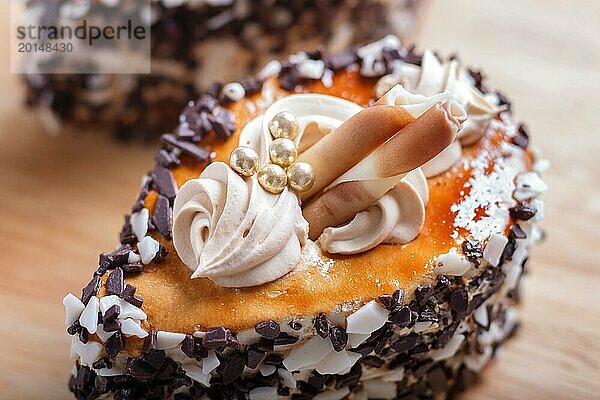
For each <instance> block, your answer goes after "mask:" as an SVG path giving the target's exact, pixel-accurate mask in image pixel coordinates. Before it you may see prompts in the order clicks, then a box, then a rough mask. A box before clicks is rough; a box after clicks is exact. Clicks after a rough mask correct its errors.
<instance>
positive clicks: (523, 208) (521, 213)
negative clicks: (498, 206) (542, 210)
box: [508, 203, 537, 221]
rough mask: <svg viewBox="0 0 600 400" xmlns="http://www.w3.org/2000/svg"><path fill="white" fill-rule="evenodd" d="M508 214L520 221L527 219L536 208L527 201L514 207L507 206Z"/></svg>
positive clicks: (531, 216)
mask: <svg viewBox="0 0 600 400" xmlns="http://www.w3.org/2000/svg"><path fill="white" fill-rule="evenodd" d="M508 211H509V212H510V216H511V217H513V218H514V219H519V220H522V221H528V220H530V219H531V218H533V217H534V216H535V214H536V213H537V210H536V208H535V207H533V206H531V205H530V204H527V203H521V204H517V205H516V206H514V207H511V208H509V210H508Z"/></svg>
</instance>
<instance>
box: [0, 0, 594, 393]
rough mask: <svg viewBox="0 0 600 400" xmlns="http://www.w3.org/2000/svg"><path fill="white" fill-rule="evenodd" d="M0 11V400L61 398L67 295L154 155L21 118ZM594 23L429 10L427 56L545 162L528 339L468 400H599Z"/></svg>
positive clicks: (553, 15) (451, 8) (577, 10)
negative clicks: (465, 71) (464, 78)
mask: <svg viewBox="0 0 600 400" xmlns="http://www.w3.org/2000/svg"><path fill="white" fill-rule="evenodd" d="M0 4H1V5H0V15H1V17H0V26H1V29H0V54H1V56H0V60H1V62H0V271H1V273H2V275H1V278H0V398H11V399H42V398H43V399H61V398H69V396H68V392H67V389H66V379H67V375H68V373H69V371H70V365H71V363H70V361H69V360H68V353H69V339H68V337H67V335H66V333H65V328H64V326H63V323H62V320H63V308H62V305H61V299H62V297H63V296H64V294H65V293H67V292H74V293H79V291H80V289H81V287H82V285H83V284H84V283H85V282H86V280H87V279H88V278H89V275H90V271H92V268H93V266H94V265H95V264H96V263H97V254H98V253H99V251H101V250H104V249H110V248H112V247H114V245H115V244H116V241H117V232H118V230H119V229H120V226H121V223H122V215H123V213H124V212H125V211H126V210H128V208H129V206H130V205H131V204H132V201H133V200H134V197H135V195H136V194H137V191H138V185H139V179H140V176H141V175H142V174H143V173H145V172H146V170H147V169H148V168H150V167H151V164H152V153H153V151H152V149H151V148H147V147H146V148H144V147H140V146H116V145H115V144H114V143H112V142H111V141H110V140H109V139H108V138H106V137H103V136H100V135H98V132H94V131H90V132H79V133H78V134H73V133H66V134H62V135H61V136H60V137H50V136H47V135H45V134H43V133H42V129H41V125H40V123H39V122H38V121H37V120H36V119H35V117H34V116H33V115H31V114H28V113H26V112H24V111H22V110H21V109H20V108H19V104H20V96H21V92H20V90H19V86H18V84H17V82H16V77H15V76H11V75H10V74H9V73H8V66H9V63H8V59H7V58H8V39H7V38H8V15H7V14H8V7H7V4H8V2H0ZM599 16H600V1H583V0H579V1H562V0H539V1H525V0H511V1H496V0H490V1H477V2H475V1H456V0H454V1H441V0H440V1H437V2H433V4H432V6H431V8H430V15H429V20H428V21H427V23H426V25H425V26H424V29H423V31H422V34H421V45H422V46H428V47H433V48H438V49H440V50H441V51H442V52H443V53H446V54H448V53H450V52H453V51H458V52H460V54H461V58H462V59H463V60H464V61H466V62H467V63H471V64H473V63H476V65H480V66H482V67H484V68H485V70H486V72H487V74H488V76H490V77H491V81H490V83H491V85H492V86H493V87H498V88H502V90H503V91H504V92H506V93H507V94H509V96H510V98H511V99H512V100H513V102H514V109H515V111H516V114H517V116H518V118H520V119H523V120H527V121H528V122H529V125H530V128H531V132H532V133H533V144H534V145H535V146H539V147H541V148H542V149H543V150H544V153H545V155H546V156H547V157H548V158H549V159H550V160H551V161H552V165H553V167H552V169H551V170H550V171H549V172H548V173H547V177H546V178H547V181H548V183H549V185H550V188H551V189H550V191H549V192H548V193H547V195H546V197H545V199H546V208H547V211H546V221H545V223H544V225H545V228H546V230H547V233H548V240H547V241H546V242H545V243H544V244H543V245H542V246H541V247H540V248H538V249H537V250H536V251H535V254H534V257H533V260H532V262H531V274H530V275H529V279H528V281H527V284H528V285H527V287H526V289H527V290H526V293H525V303H524V306H523V309H522V314H523V320H524V325H523V329H522V330H521V331H520V334H519V335H518V336H517V337H516V338H515V339H514V340H513V341H511V342H510V343H509V344H507V345H506V346H505V348H504V349H503V352H502V356H501V357H500V360H499V361H496V362H494V363H493V365H492V366H491V367H490V368H488V370H487V371H486V373H485V375H484V381H483V383H482V384H480V385H479V386H477V387H476V388H474V389H472V390H471V391H469V392H468V393H467V394H466V395H464V396H463V397H464V398H465V399H550V398H551V399H592V398H600V367H599V362H600V361H599V360H600V333H599V332H600V280H599V278H600V266H599V265H598V264H599V262H598V258H599V257H600V235H599V232H600V229H599V227H600V189H599V188H598V185H599V184H600V161H599V159H600V122H599V121H600V119H599V118H598V110H599V109H600V95H599V93H600V29H599V28H598V26H599V24H598V18H599ZM594 25H595V26H594Z"/></svg>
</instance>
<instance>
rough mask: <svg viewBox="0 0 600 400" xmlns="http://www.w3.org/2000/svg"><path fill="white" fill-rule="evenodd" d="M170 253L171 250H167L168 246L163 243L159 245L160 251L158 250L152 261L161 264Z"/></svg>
mask: <svg viewBox="0 0 600 400" xmlns="http://www.w3.org/2000/svg"><path fill="white" fill-rule="evenodd" d="M168 254H169V251H168V250H167V248H166V247H165V246H163V245H162V244H161V245H159V247H158V251H157V252H156V255H155V256H154V258H153V259H152V262H153V263H156V264H160V263H161V262H163V261H164V259H165V257H167V255H168Z"/></svg>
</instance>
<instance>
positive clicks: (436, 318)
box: [64, 36, 546, 400]
mask: <svg viewBox="0 0 600 400" xmlns="http://www.w3.org/2000/svg"><path fill="white" fill-rule="evenodd" d="M306 70H310V71H311V73H310V74H308V75H309V76H306V75H303V73H302V71H306ZM255 82H257V85H256V90H254V91H252V93H248V92H246V93H245V95H244V96H243V97H240V98H238V99H236V100H235V101H227V102H224V101H223V100H221V99H219V98H215V97H214V96H211V95H209V94H205V95H203V96H201V97H199V98H198V99H197V100H195V101H192V102H190V103H189V104H187V106H186V107H185V108H184V110H183V111H182V113H181V117H180V119H179V121H180V122H179V125H178V127H177V129H175V130H174V131H173V133H169V134H165V135H163V136H162V138H161V146H160V148H159V149H158V151H157V152H156V157H155V158H156V164H155V166H154V168H153V170H152V171H151V172H149V173H148V175H146V176H145V177H144V178H143V180H142V188H141V192H140V195H139V197H138V198H137V200H136V202H135V203H134V205H133V208H132V210H131V213H130V214H128V215H127V216H126V218H125V224H124V226H123V229H122V231H121V233H120V242H121V244H120V246H119V247H118V248H117V249H116V250H114V251H111V252H104V253H101V254H100V257H99V263H98V268H97V270H96V271H95V272H93V274H92V278H91V280H90V282H89V283H88V284H87V285H86V286H85V287H84V289H83V291H82V294H81V296H80V297H77V296H75V295H73V294H69V295H67V296H66V297H65V299H64V305H65V309H66V315H67V317H66V321H65V322H66V325H67V331H68V333H69V334H70V335H71V338H72V348H71V354H72V357H73V359H74V368H73V371H72V376H71V379H70V383H69V388H70V390H71V391H72V392H73V394H74V395H75V397H76V398H81V399H84V398H85V399H90V398H111V396H112V398H115V399H137V398H175V399H233V398H235V399H263V400H268V399H283V398H292V399H318V400H323V399H327V400H333V399H345V398H348V399H404V398H446V397H449V396H451V395H452V394H453V393H455V392H456V391H458V390H462V389H464V388H466V387H468V386H469V385H470V384H471V383H472V382H473V381H474V379H475V378H476V377H477V374H478V373H479V372H480V371H481V370H482V369H483V368H484V367H485V366H486V365H487V364H488V362H489V361H490V360H491V359H492V357H493V356H494V354H495V353H496V351H497V349H498V348H499V347H500V346H501V345H502V344H503V343H504V341H505V340H506V339H507V338H509V337H510V336H511V335H512V334H513V332H514V331H515V330H516V328H517V327H518V325H519V318H518V311H517V307H516V306H517V303H518V301H519V288H520V282H521V278H522V276H523V274H524V273H525V272H526V262H527V259H528V257H529V250H530V247H531V246H532V245H533V244H534V243H535V242H537V241H538V240H540V239H541V238H542V236H543V235H542V231H541V229H540V227H539V221H540V220H541V218H542V215H543V203H542V201H541V200H540V198H539V196H540V195H541V194H542V193H543V192H544V191H545V189H546V185H545V183H544V182H543V180H542V178H541V172H542V170H543V169H544V167H545V164H546V162H545V161H544V160H543V159H541V158H540V156H539V154H538V153H537V152H535V151H532V150H530V149H529V136H528V132H527V129H526V127H525V126H524V125H523V124H515V122H514V120H513V116H512V113H511V104H510V102H509V101H508V100H507V98H506V97H505V96H504V95H502V94H500V93H499V92H493V91H491V90H490V89H489V88H488V87H487V86H486V85H485V83H484V82H483V78H482V74H481V73H480V72H478V71H475V70H472V69H469V68H467V67H464V66H462V64H461V63H460V62H459V61H458V59H457V58H456V57H451V58H448V59H446V58H442V57H441V56H440V55H438V54H437V53H435V52H432V51H430V50H425V51H423V52H419V51H417V50H415V49H414V48H405V47H403V46H402V45H401V44H400V42H399V40H398V39H397V38H396V37H394V36H386V37H385V38H383V39H381V40H379V41H376V42H372V43H370V44H368V45H365V46H363V47H358V48H355V49H354V50H350V51H345V52H341V53H333V54H325V53H298V54H295V55H294V56H293V57H291V58H289V59H288V60H287V61H285V62H283V63H281V64H279V63H271V64H268V66H267V67H266V69H265V70H263V71H262V72H261V73H260V74H259V78H257V79H256V80H255ZM226 86H227V85H226ZM203 115H204V117H203ZM207 119H208V120H210V121H213V124H212V126H211V127H210V128H207V127H204V126H203V125H202V121H205V120H207ZM214 121H219V122H218V123H214ZM492 379H493V378H492Z"/></svg>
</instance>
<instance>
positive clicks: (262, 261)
mask: <svg viewBox="0 0 600 400" xmlns="http://www.w3.org/2000/svg"><path fill="white" fill-rule="evenodd" d="M173 215H174V220H173V244H174V245H175V249H176V250H177V253H178V254H179V257H180V258H181V259H182V261H183V262H184V263H185V264H186V265H187V266H188V267H189V268H190V269H192V270H193V271H194V272H193V274H192V278H199V277H206V278H210V279H211V280H213V281H214V282H215V283H217V284H219V285H221V286H226V287H245V286H254V285H260V284H262V283H266V282H270V281H273V280H275V279H277V278H280V277H282V276H284V275H285V274H287V273H288V272H290V271H292V270H293V269H294V267H295V266H296V265H297V263H298V261H299V260H300V258H301V254H302V247H303V245H304V243H305V242H306V240H307V235H308V224H307V222H306V220H304V218H303V217H302V211H301V209H300V206H299V204H298V197H297V196H296V195H295V194H294V193H292V192H290V191H288V190H287V189H284V191H283V192H282V193H280V194H277V195H275V194H271V193H269V192H267V191H265V190H264V189H263V188H262V187H261V186H260V185H259V184H258V182H257V180H256V179H255V178H251V179H244V178H242V177H241V176H239V175H238V174H236V173H235V172H234V171H233V170H232V169H231V168H230V167H229V166H228V165H227V164H224V163H221V162H215V163H212V164H210V165H209V166H208V167H206V169H205V170H204V171H203V172H202V174H201V175H200V177H199V178H197V179H192V180H189V181H188V182H186V183H185V184H184V185H183V186H182V187H181V189H180V191H179V193H178V195H177V198H176V199H175V204H174V207H173Z"/></svg>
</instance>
